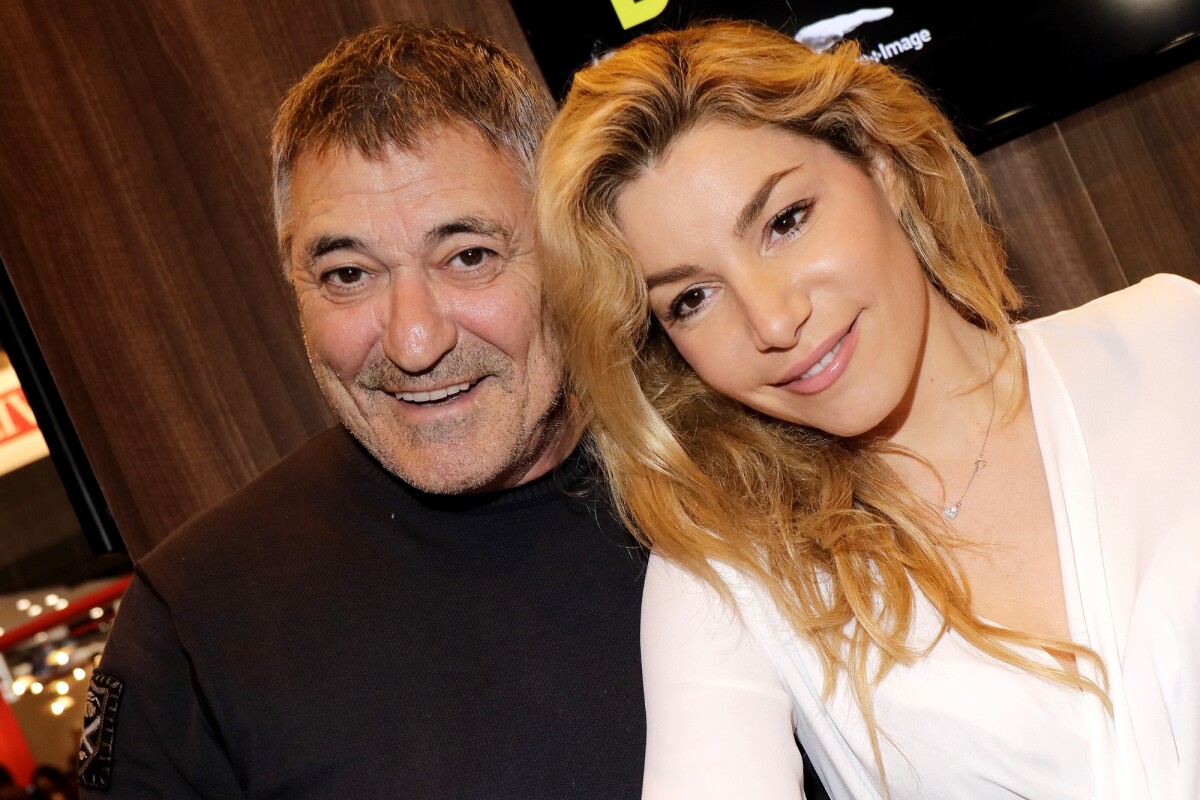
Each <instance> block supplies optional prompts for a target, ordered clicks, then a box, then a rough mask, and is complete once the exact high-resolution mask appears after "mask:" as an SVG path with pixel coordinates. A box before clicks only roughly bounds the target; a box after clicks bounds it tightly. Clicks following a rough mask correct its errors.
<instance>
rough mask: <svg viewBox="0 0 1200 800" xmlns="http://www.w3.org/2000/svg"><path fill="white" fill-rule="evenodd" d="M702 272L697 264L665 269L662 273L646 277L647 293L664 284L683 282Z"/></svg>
mask: <svg viewBox="0 0 1200 800" xmlns="http://www.w3.org/2000/svg"><path fill="white" fill-rule="evenodd" d="M699 271H700V268H699V267H697V266H696V265H695V264H680V265H679V266H677V267H671V268H670V269H664V270H663V271H662V272H656V273H654V274H653V275H647V276H646V291H647V292H649V291H651V290H652V289H656V288H658V287H659V286H663V285H664V284H668V283H674V282H675V281H681V280H684V279H685V278H690V277H692V276H693V275H695V274H696V273H697V272H699Z"/></svg>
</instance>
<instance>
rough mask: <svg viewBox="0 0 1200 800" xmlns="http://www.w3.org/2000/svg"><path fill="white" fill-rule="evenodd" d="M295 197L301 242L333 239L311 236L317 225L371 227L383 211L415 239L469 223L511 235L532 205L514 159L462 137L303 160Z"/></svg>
mask: <svg viewBox="0 0 1200 800" xmlns="http://www.w3.org/2000/svg"><path fill="white" fill-rule="evenodd" d="M291 193H292V202H293V220H294V222H295V224H296V226H297V227H296V229H295V231H294V232H295V234H296V235H297V236H300V237H303V238H312V237H314V236H321V235H328V234H330V233H336V232H333V231H327V230H325V231H318V230H309V228H310V227H311V226H313V225H316V226H317V227H324V225H327V224H333V225H349V226H351V227H354V226H356V225H357V224H359V223H364V224H365V223H369V222H370V220H369V219H367V218H366V215H367V214H369V213H370V212H371V211H373V210H375V209H377V208H380V207H382V208H384V209H387V210H388V211H390V212H393V213H394V215H395V216H394V218H392V219H391V221H392V222H394V223H395V224H397V225H398V226H403V227H406V228H408V229H409V234H410V235H413V236H420V237H425V236H427V235H428V234H429V233H430V231H432V230H434V229H443V228H447V226H449V227H454V226H455V225H456V224H457V223H456V220H459V219H466V218H469V219H470V220H472V222H471V223H470V225H468V226H466V227H467V228H470V227H474V228H477V229H482V228H486V227H488V226H489V225H491V226H492V227H506V228H510V229H511V228H513V227H515V226H517V225H518V224H519V221H520V220H521V219H522V218H524V217H526V216H527V215H528V214H529V213H530V211H531V209H532V202H533V201H532V196H531V194H530V192H529V191H528V189H527V188H526V187H525V184H524V183H523V182H522V181H520V180H519V177H518V175H517V173H516V168H515V165H513V164H512V163H511V160H510V159H508V158H507V157H506V156H505V155H504V154H502V153H498V152H496V151H495V150H494V149H493V148H492V147H491V146H490V145H489V144H488V143H487V142H486V140H484V139H483V137H482V136H480V135H478V134H471V133H470V132H467V133H466V134H464V133H463V132H460V131H448V132H447V135H446V136H444V137H441V138H438V139H433V140H429V141H427V142H425V143H424V144H422V145H420V146H418V147H415V148H399V147H396V146H389V147H388V148H387V149H386V150H385V151H383V152H381V153H378V154H365V153H363V152H361V151H359V150H357V149H355V148H349V147H339V148H328V149H325V150H321V151H308V152H304V153H301V154H300V156H299V157H298V158H297V160H296V168H295V171H294V173H293V182H292V187H291ZM489 220H490V222H488V221H489ZM377 222H378V221H377ZM458 227H459V228H463V226H462V225H458ZM299 244H301V245H302V246H303V245H304V243H302V242H301V243H299Z"/></svg>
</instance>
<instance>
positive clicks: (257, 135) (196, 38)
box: [0, 0, 532, 556]
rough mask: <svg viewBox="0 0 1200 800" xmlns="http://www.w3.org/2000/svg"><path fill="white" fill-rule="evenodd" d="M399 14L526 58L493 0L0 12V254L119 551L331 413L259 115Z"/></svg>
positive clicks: (169, 0)
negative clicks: (316, 370)
mask: <svg viewBox="0 0 1200 800" xmlns="http://www.w3.org/2000/svg"><path fill="white" fill-rule="evenodd" d="M406 16H412V17H423V18H440V19H446V20H448V21H451V22H453V23H454V24H458V25H462V26H464V27H470V28H474V29H476V30H483V31H485V32H488V33H491V34H492V35H494V36H496V37H497V38H498V39H500V40H501V41H502V42H503V43H505V44H506V45H508V46H510V47H512V48H513V49H514V50H516V51H517V52H518V53H519V54H521V55H522V56H523V57H524V58H525V59H526V61H527V62H529V63H532V57H531V55H530V53H529V51H528V46H527V44H526V42H525V40H524V37H523V35H522V33H521V31H520V28H519V26H518V24H517V22H516V19H515V17H514V16H513V14H512V11H511V8H510V7H509V6H508V4H507V3H503V2H498V3H497V2H491V3H485V4H477V3H474V2H469V0H453V2H436V1H434V0H430V1H429V2H369V1H368V0H334V1H333V2H322V3H311V2H307V1H304V2H302V1H301V0H244V1H243V0H205V2H202V3H191V2H182V1H181V0H141V1H135V0H122V2H115V1H110V2H81V1H80V0H8V2H5V3H3V4H0V108H2V109H3V110H2V112H0V142H3V151H2V153H0V256H2V257H3V259H4V261H5V263H6V265H7V266H8V268H9V271H10V273H11V275H12V279H13V283H14V284H15V286H16V288H17V293H18V295H19V297H20V299H21V303H22V305H23V306H24V308H25V311H26V313H27V314H28V316H29V318H30V322H31V325H32V327H33V329H34V331H35V332H36V334H37V336H38V340H39V343H40V345H41V347H42V349H43V351H44V354H45V357H46V360H47V362H48V364H49V365H50V368H51V370H52V372H53V374H54V378H55V381H56V383H57V385H58V388H59V390H60V392H61V393H62V396H63V398H64V401H65V403H66V406H67V408H68V411H69V412H70V414H71V417H72V421H73V422H74V424H75V426H76V428H77V430H78V432H79V435H80V439H81V440H82V442H83V444H84V447H85V450H86V451H87V455H88V458H89V459H90V461H91V462H92V466H93V468H94V469H95V471H96V473H97V477H98V478H99V480H100V484H101V486H102V488H103V490H104V493H105V497H106V499H107V501H108V503H109V505H110V506H111V508H112V510H113V513H114V517H115V518H116V521H117V523H118V525H119V527H120V530H121V533H122V535H123V537H124V538H125V540H126V543H127V544H128V546H129V548H130V550H131V552H132V553H133V554H134V555H135V556H138V555H140V554H142V553H144V552H145V551H146V550H147V549H148V548H149V547H150V546H151V545H152V544H154V543H155V542H157V541H158V540H160V539H161V538H162V537H163V536H164V535H165V534H166V533H168V532H169V531H170V530H172V529H173V528H174V527H176V526H177V525H178V524H179V523H181V522H182V521H183V520H184V519H186V518H187V517H188V516H190V515H192V514H193V513H195V512H196V511H198V510H200V509H202V508H204V507H205V506H207V505H209V504H211V503H212V502H214V501H216V500H217V499H219V498H221V497H223V496H224V495H226V494H228V493H229V492H230V491H232V490H234V489H236V488H237V487H239V486H241V485H243V484H245V483H246V482H247V481H248V480H250V479H251V478H252V477H254V476H255V475H256V474H258V473H259V472H260V471H262V470H263V469H264V468H265V467H267V466H268V465H270V464H271V463H273V462H274V461H275V460H276V459H278V458H279V457H280V456H281V455H282V454H284V453H286V452H287V451H288V450H290V449H292V448H293V447H295V446H296V445H297V444H299V443H300V442H301V441H303V440H304V439H305V438H307V437H308V436H310V435H311V434H313V433H315V432H317V431H319V430H321V429H323V428H324V427H326V426H327V425H328V424H329V423H330V422H331V416H330V414H329V412H328V410H327V409H326V407H325V404H324V402H323V401H322V399H321V397H320V395H319V392H318V391H317V389H316V387H315V384H314V382H313V381H312V379H311V376H310V373H309V370H308V365H307V363H306V360H305V357H304V352H303V346H302V344H301V339H300V332H299V327H298V325H297V323H296V319H295V313H294V310H293V300H292V297H291V292H290V290H289V289H288V288H287V287H286V286H285V284H284V283H283V281H282V279H281V278H280V276H279V270H278V268H277V264H276V256H275V247H274V237H273V232H272V230H271V223H270V211H269V197H270V190H269V164H268V159H267V144H268V137H269V130H270V123H271V119H272V115H273V113H274V109H275V108H276V106H277V105H278V102H279V100H280V98H281V97H282V95H283V93H284V91H286V89H287V87H288V86H290V85H291V84H292V83H294V82H295V81H296V80H297V79H298V78H299V77H300V76H301V75H302V74H303V72H304V71H305V70H306V69H307V68H308V67H309V66H311V65H312V64H313V63H314V62H315V61H316V60H317V59H318V58H319V57H320V56H321V55H322V54H323V53H324V52H325V50H326V49H327V48H328V47H329V46H330V45H331V44H333V43H334V42H335V41H336V40H337V39H339V38H341V37H342V36H344V35H347V34H349V33H353V32H355V31H357V30H360V29H362V28H364V27H366V26H368V25H370V24H374V23H378V22H384V21H387V20H390V19H398V18H401V17H406Z"/></svg>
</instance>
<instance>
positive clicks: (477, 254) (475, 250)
mask: <svg viewBox="0 0 1200 800" xmlns="http://www.w3.org/2000/svg"><path fill="white" fill-rule="evenodd" d="M495 254H496V251H495V250H489V249H488V248H486V247H468V248H467V249H466V250H461V251H459V252H458V253H456V254H455V255H454V257H453V258H451V259H450V265H451V266H454V267H465V268H466V269H475V268H477V267H480V266H483V264H484V263H485V262H486V261H487V260H488V259H489V258H490V257H492V256H494V255H495Z"/></svg>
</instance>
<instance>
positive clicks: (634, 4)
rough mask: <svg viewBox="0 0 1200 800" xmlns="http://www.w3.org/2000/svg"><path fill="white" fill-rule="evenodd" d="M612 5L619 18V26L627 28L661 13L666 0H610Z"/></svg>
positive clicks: (665, 5)
mask: <svg viewBox="0 0 1200 800" xmlns="http://www.w3.org/2000/svg"><path fill="white" fill-rule="evenodd" d="M612 5H613V9H614V10H615V11H616V12H617V19H619V20H621V27H622V28H624V29H625V30H629V29H630V28H632V27H633V26H634V25H641V24H642V23H643V22H645V21H646V20H648V19H654V18H655V17H657V16H658V15H659V14H661V13H662V12H663V9H664V8H666V7H667V0H612Z"/></svg>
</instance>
